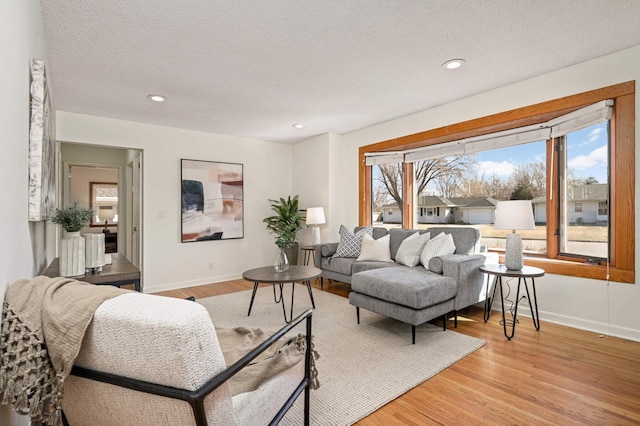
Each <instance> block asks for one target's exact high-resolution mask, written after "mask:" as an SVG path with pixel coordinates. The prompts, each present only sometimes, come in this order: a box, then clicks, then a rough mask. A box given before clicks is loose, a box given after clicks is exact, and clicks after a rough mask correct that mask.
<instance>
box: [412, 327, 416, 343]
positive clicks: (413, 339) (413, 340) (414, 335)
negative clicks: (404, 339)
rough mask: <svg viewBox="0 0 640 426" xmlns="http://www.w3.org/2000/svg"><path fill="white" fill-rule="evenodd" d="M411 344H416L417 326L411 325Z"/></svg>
mask: <svg viewBox="0 0 640 426" xmlns="http://www.w3.org/2000/svg"><path fill="white" fill-rule="evenodd" d="M411 344H412V345H415V344H416V326H415V325H413V324H411Z"/></svg>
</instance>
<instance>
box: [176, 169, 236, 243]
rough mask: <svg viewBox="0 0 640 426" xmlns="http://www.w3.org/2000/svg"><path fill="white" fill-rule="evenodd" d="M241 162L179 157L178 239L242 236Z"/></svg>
mask: <svg viewBox="0 0 640 426" xmlns="http://www.w3.org/2000/svg"><path fill="white" fill-rule="evenodd" d="M243 177H244V166H243V164H240V163H225V162H218V161H206V160H189V159H181V160H180V180H181V227H180V234H181V242H183V243H188V242H197V241H212V240H229V239H239V238H244V181H243Z"/></svg>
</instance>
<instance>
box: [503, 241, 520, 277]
mask: <svg viewBox="0 0 640 426" xmlns="http://www.w3.org/2000/svg"><path fill="white" fill-rule="evenodd" d="M504 266H505V267H506V268H507V269H511V270H513V271H519V270H521V269H522V267H523V266H524V260H523V258H522V236H521V235H520V234H507V245H506V248H505V251H504Z"/></svg>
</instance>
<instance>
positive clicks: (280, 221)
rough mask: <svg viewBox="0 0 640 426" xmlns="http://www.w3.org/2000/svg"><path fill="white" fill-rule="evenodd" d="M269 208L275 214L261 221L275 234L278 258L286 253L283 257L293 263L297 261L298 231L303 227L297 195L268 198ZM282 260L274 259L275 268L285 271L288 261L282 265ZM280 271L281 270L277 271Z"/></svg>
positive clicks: (302, 213)
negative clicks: (275, 198) (278, 249)
mask: <svg viewBox="0 0 640 426" xmlns="http://www.w3.org/2000/svg"><path fill="white" fill-rule="evenodd" d="M269 202H271V210H273V211H274V212H275V213H276V214H275V215H274V216H269V217H266V218H264V219H263V220H262V221H263V222H264V223H266V224H267V230H268V231H271V232H272V233H274V234H276V245H277V246H278V248H280V254H279V255H278V257H279V258H280V257H281V256H282V255H283V254H286V256H285V258H286V260H288V261H291V263H293V264H294V265H295V264H297V263H298V243H297V242H296V240H297V238H298V232H300V230H301V229H303V228H304V227H305V225H304V211H303V210H299V209H298V196H297V195H296V196H294V197H293V198H291V196H288V197H287V198H286V199H284V198H280V199H279V200H269ZM283 260H285V259H282V260H279V259H277V260H276V270H278V269H282V271H286V270H287V269H288V268H289V265H288V262H285V265H286V266H285V265H282V261H283ZM279 272H281V271H279Z"/></svg>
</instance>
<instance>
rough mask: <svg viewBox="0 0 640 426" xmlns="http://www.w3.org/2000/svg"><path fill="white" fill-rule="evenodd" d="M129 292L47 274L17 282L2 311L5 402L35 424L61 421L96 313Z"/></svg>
mask: <svg viewBox="0 0 640 426" xmlns="http://www.w3.org/2000/svg"><path fill="white" fill-rule="evenodd" d="M127 291H129V290H121V289H119V288H117V287H113V286H96V285H93V284H87V283H83V282H80V281H76V280H74V279H69V278H49V277H44V276H38V277H35V278H33V279H32V280H18V281H16V282H14V283H13V284H12V285H11V286H10V287H9V288H8V289H7V293H6V296H5V302H4V305H3V310H2V332H1V334H0V396H1V397H2V399H1V402H2V404H4V405H7V404H10V405H11V406H12V407H13V408H14V409H15V410H16V411H18V412H19V413H21V414H28V415H29V416H30V417H31V420H32V422H45V423H48V424H49V425H51V426H60V425H62V415H61V413H62V397H63V394H62V387H63V384H64V380H65V379H66V377H67V376H68V375H69V373H70V372H71V368H72V367H73V362H74V360H75V359H76V357H77V356H78V352H79V351H80V346H81V344H82V339H83V338H84V334H85V331H86V329H87V327H88V325H89V323H90V322H91V319H92V318H93V314H94V312H95V310H96V309H97V308H98V306H100V304H101V303H102V302H103V301H105V300H108V299H111V298H112V297H115V296H118V295H120V294H123V293H125V292H127Z"/></svg>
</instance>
